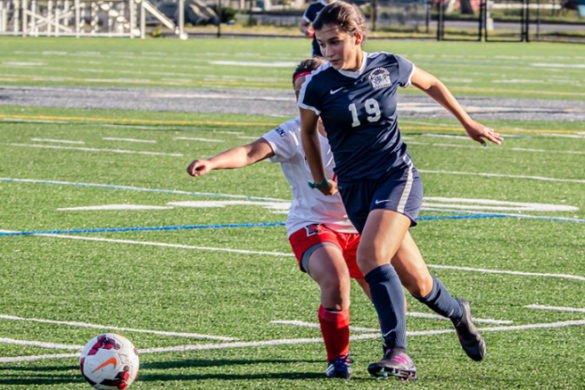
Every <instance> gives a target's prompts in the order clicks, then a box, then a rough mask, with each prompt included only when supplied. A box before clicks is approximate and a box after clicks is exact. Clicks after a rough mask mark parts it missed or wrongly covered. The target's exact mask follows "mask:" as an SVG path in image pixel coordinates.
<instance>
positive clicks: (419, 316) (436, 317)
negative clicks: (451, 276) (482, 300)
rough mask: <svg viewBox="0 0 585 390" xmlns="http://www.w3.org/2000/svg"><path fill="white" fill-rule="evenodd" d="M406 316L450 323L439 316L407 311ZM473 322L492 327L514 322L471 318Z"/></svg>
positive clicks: (445, 318) (447, 319)
mask: <svg viewBox="0 0 585 390" xmlns="http://www.w3.org/2000/svg"><path fill="white" fill-rule="evenodd" d="M406 316H407V317H413V318H428V319H431V320H442V321H451V320H450V319H449V318H447V317H443V316H441V315H438V314H431V313H418V312H411V311H409V312H407V313H406ZM473 322H475V323H481V324H492V325H509V324H513V323H514V321H509V320H493V319H491V318H475V317H473Z"/></svg>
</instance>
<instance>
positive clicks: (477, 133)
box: [465, 120, 504, 145]
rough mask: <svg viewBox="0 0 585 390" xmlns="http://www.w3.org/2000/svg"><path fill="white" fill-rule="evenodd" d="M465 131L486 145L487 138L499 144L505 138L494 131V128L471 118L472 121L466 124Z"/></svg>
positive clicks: (473, 138)
mask: <svg viewBox="0 0 585 390" xmlns="http://www.w3.org/2000/svg"><path fill="white" fill-rule="evenodd" d="M465 131H466V132H467V135H468V136H469V137H470V138H471V139H472V140H474V141H477V142H479V143H480V144H482V145H486V142H485V140H488V141H490V142H493V143H494V144H498V145H500V144H501V143H502V141H503V140H504V139H503V138H502V136H501V135H499V134H498V133H496V132H495V131H494V129H492V128H490V127H487V126H484V125H482V124H481V123H479V122H476V121H474V120H471V122H469V123H468V124H466V125H465Z"/></svg>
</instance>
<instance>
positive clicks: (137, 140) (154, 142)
mask: <svg viewBox="0 0 585 390" xmlns="http://www.w3.org/2000/svg"><path fill="white" fill-rule="evenodd" d="M102 139H103V140H104V141H123V142H136V143H143V144H156V140H154V139H135V138H114V137H102Z"/></svg>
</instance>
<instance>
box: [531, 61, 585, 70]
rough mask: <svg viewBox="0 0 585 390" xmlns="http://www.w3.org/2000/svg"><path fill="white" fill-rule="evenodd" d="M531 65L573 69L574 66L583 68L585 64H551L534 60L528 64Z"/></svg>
mask: <svg viewBox="0 0 585 390" xmlns="http://www.w3.org/2000/svg"><path fill="white" fill-rule="evenodd" d="M530 65H531V66H535V67H540V68H570V69H574V68H585V64H551V63H548V64H547V63H542V62H536V63H533V64H530Z"/></svg>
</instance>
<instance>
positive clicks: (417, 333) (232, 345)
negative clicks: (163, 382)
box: [0, 320, 585, 363]
mask: <svg viewBox="0 0 585 390" xmlns="http://www.w3.org/2000/svg"><path fill="white" fill-rule="evenodd" d="M567 326H585V320H579V321H563V322H552V323H540V324H527V325H516V326H498V327H489V328H479V330H480V331H481V332H507V331H518V330H531V329H551V328H561V327H567ZM454 332H455V330H454V329H440V330H426V331H412V332H406V335H407V336H409V337H415V336H430V335H440V334H447V333H454ZM379 337H380V334H379V333H366V334H361V335H354V336H351V337H350V340H367V339H375V338H379ZM322 342H323V339H322V338H320V337H319V338H303V339H279V340H266V341H238V342H233V343H220V344H194V345H178V346H173V347H159V348H145V349H139V350H138V352H139V353H140V354H147V353H162V352H186V351H202V350H211V349H227V348H245V347H265V346H275V345H292V344H309V343H322ZM78 356H79V354H53V355H36V356H15V357H4V358H0V363H12V362H22V361H33V360H41V359H52V358H54V359H58V358H68V357H78Z"/></svg>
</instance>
